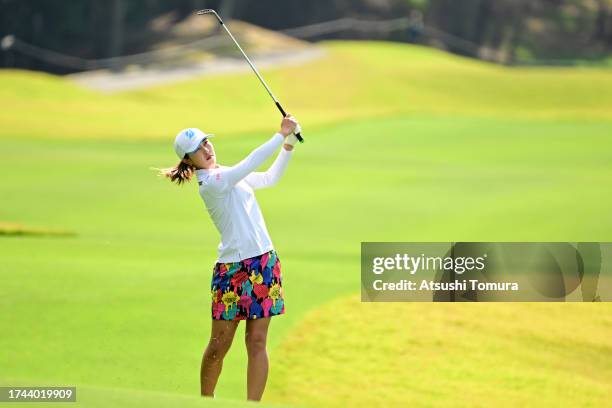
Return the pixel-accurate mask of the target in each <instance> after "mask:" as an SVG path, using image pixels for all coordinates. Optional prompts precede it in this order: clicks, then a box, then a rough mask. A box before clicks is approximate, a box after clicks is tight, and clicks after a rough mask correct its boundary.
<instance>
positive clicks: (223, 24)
mask: <svg viewBox="0 0 612 408" xmlns="http://www.w3.org/2000/svg"><path fill="white" fill-rule="evenodd" d="M196 14H214V15H215V17H217V20H218V21H219V24H221V26H222V27H223V28H224V29H225V32H226V33H227V34H228V35H229V36H230V38H231V39H232V41H234V44H236V47H238V49H239V50H240V52H241V53H242V56H243V57H244V59H246V61H247V62H248V64H249V66H250V67H251V69H252V70H253V72H254V73H255V75H257V78H259V82H261V84H262V85H263V86H264V88H266V91H267V92H268V95H270V98H272V100H273V101H274V104H275V105H276V107H277V108H278V110H279V111H280V113H281V114H282V115H283V117H286V116H287V112H285V110H284V109H283V107H282V106H281V104H280V102H279V101H278V99H276V97H275V96H274V94H273V93H272V91H271V90H270V87H269V86H268V84H267V83H266V81H265V80H264V79H263V77H262V76H261V75H260V74H259V71H258V70H257V68H255V65H253V63H252V62H251V59H250V58H249V57H248V56H247V55H246V53H245V52H244V50H243V49H242V47H241V46H240V44H238V41H236V38H234V36H233V35H232V33H231V31H230V30H229V29H228V28H227V26H226V25H225V23H224V22H223V20H222V19H221V16H219V15H218V14H217V12H216V11H215V10H213V9H205V10H199V11H197V12H196ZM295 137H296V138H297V139H298V140H299V141H300V143H304V139H303V138H302V135H301V134H300V132H298V133H295Z"/></svg>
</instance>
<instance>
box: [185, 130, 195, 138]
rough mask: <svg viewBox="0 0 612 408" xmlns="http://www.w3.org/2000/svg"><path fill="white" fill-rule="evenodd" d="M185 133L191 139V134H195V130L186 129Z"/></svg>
mask: <svg viewBox="0 0 612 408" xmlns="http://www.w3.org/2000/svg"><path fill="white" fill-rule="evenodd" d="M185 135H186V136H187V137H188V138H189V139H191V138H192V137H193V135H195V132H194V131H193V130H191V129H187V132H185Z"/></svg>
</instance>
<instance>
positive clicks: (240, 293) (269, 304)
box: [211, 250, 285, 320]
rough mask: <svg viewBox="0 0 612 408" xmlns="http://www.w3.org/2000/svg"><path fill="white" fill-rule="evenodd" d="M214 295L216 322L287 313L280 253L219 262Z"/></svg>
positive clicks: (214, 273)
mask: <svg viewBox="0 0 612 408" xmlns="http://www.w3.org/2000/svg"><path fill="white" fill-rule="evenodd" d="M211 295H212V318H213V319H215V320H247V319H260V318H262V317H271V316H276V315H280V314H283V313H285V301H284V299H283V288H282V278H281V264H280V261H279V259H278V255H277V254H276V251H274V250H272V251H270V252H266V253H265V254H262V255H259V256H256V257H253V258H248V259H243V260H242V261H238V262H229V263H222V262H217V263H216V264H215V267H214V268H213V276H212V282H211Z"/></svg>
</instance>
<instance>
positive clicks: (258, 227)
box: [196, 133, 291, 262]
mask: <svg viewBox="0 0 612 408" xmlns="http://www.w3.org/2000/svg"><path fill="white" fill-rule="evenodd" d="M283 141H284V137H283V135H281V134H280V133H277V134H275V135H274V136H272V138H271V139H270V140H269V141H267V142H266V143H264V144H263V145H261V146H259V147H258V148H257V149H255V150H253V152H251V154H249V155H248V156H247V157H246V158H245V159H244V160H242V161H241V162H240V163H238V164H236V165H235V166H233V167H225V166H219V167H217V168H215V169H209V170H206V169H200V170H196V176H197V179H198V184H199V185H200V196H201V197H202V200H204V204H205V205H206V209H207V210H208V213H209V214H210V217H211V218H212V220H213V223H214V224H215V226H216V227H217V230H218V231H219V233H220V234H221V243H220V244H219V247H218V251H219V258H218V260H217V262H237V261H241V260H243V259H247V258H252V257H254V256H257V255H261V254H263V253H265V252H268V251H271V250H272V249H274V246H273V245H272V240H271V239H270V235H269V234H268V230H267V228H266V223H265V222H264V219H263V215H262V214H261V210H260V209H259V205H258V204H257V200H256V199H255V193H254V191H253V190H256V189H259V188H264V187H270V186H272V185H274V184H276V182H277V181H278V180H279V179H280V177H281V176H282V175H283V173H284V171H285V168H286V167H287V164H288V163H289V159H290V158H291V152H289V151H287V150H285V149H281V150H280V153H279V154H278V157H277V158H276V160H275V161H274V163H273V164H272V166H270V168H269V169H268V170H267V171H266V172H262V173H257V172H253V171H254V170H255V169H257V168H258V167H259V166H261V164H263V162H264V161H266V159H268V158H269V157H270V156H271V155H272V154H273V153H274V152H275V151H276V149H277V148H278V147H279V146H280V145H281V144H282V143H283Z"/></svg>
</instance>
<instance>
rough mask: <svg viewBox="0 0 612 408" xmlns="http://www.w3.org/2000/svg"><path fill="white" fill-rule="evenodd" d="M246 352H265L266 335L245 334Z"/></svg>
mask: <svg viewBox="0 0 612 408" xmlns="http://www.w3.org/2000/svg"><path fill="white" fill-rule="evenodd" d="M244 340H245V343H246V348H247V352H248V353H249V354H254V353H259V352H262V351H265V350H266V333H258V332H253V333H247V334H246V337H245V339H244Z"/></svg>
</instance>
